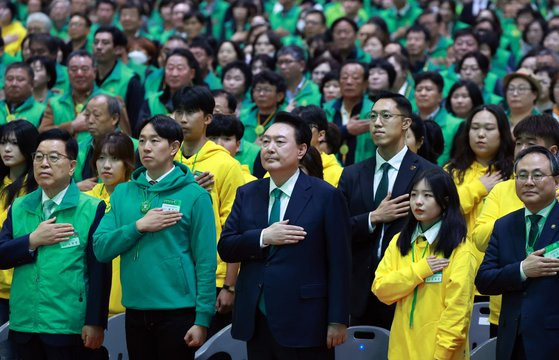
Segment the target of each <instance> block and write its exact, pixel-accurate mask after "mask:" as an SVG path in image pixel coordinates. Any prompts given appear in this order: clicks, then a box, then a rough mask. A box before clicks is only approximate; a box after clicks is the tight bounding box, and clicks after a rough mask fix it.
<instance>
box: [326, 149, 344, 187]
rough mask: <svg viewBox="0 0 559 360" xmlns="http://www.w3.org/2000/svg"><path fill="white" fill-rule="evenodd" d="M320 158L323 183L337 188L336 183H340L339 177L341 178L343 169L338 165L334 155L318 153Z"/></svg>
mask: <svg viewBox="0 0 559 360" xmlns="http://www.w3.org/2000/svg"><path fill="white" fill-rule="evenodd" d="M320 157H321V158H322V169H323V170H322V171H323V172H324V181H326V182H327V183H329V184H330V185H332V186H334V187H338V182H339V181H340V176H342V172H343V171H344V168H343V167H342V166H341V165H340V163H339V162H338V159H336V155H334V154H326V153H320Z"/></svg>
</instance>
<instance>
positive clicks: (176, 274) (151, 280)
mask: <svg viewBox="0 0 559 360" xmlns="http://www.w3.org/2000/svg"><path fill="white" fill-rule="evenodd" d="M145 173H146V168H145V167H140V168H139V169H137V170H135V171H134V172H133V173H132V179H131V181H129V182H125V183H122V184H119V185H118V186H117V187H116V189H115V191H114V192H113V194H112V195H111V208H110V210H109V211H108V212H107V213H106V214H105V216H104V217H103V219H102V220H101V223H100V224H99V227H98V228H97V231H96V232H95V234H94V235H93V251H94V252H95V256H97V258H98V259H99V260H100V261H103V262H108V261H111V260H112V259H114V258H115V257H117V256H119V255H120V271H121V272H120V278H121V282H122V304H123V305H124V307H126V308H129V309H136V310H170V309H180V308H188V307H195V309H196V320H195V324H196V325H201V326H205V327H208V326H209V324H210V320H211V317H212V315H213V314H214V312H215V308H214V304H215V271H216V266H217V264H216V259H217V251H216V241H215V238H216V234H215V219H214V215H213V210H212V204H211V200H210V195H209V193H208V192H207V191H206V190H204V189H202V188H201V187H200V186H198V184H197V183H196V181H195V180H194V177H193V176H192V173H191V172H190V171H189V170H188V168H187V167H186V166H184V165H181V164H178V163H176V162H175V169H174V170H173V171H172V172H171V173H170V174H169V175H167V176H166V177H165V178H164V179H163V180H161V181H160V182H158V183H156V184H154V185H150V184H149V183H148V181H147V179H146V176H145ZM165 200H174V201H179V202H180V204H179V206H180V211H181V212H182V214H183V218H182V219H181V221H180V222H179V223H178V224H176V225H173V226H171V227H169V228H166V229H164V230H161V231H158V232H154V233H151V232H148V233H140V232H139V231H138V229H137V228H136V221H137V220H138V219H140V218H142V217H143V214H142V212H141V211H140V205H141V203H142V202H143V201H148V202H149V203H150V205H151V208H152V209H153V208H159V207H162V204H163V201H165Z"/></svg>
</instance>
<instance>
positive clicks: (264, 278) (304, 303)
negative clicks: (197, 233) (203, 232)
mask: <svg viewBox="0 0 559 360" xmlns="http://www.w3.org/2000/svg"><path fill="white" fill-rule="evenodd" d="M310 140H311V131H310V129H309V127H308V126H307V125H306V124H305V123H304V122H303V121H302V120H301V119H300V118H299V117H298V116H295V115H292V114H289V113H286V112H280V113H279V114H278V117H277V120H276V123H274V124H273V125H272V126H270V128H269V129H268V130H267V131H266V132H265V133H264V136H263V137H262V149H263V150H262V155H261V159H262V164H263V165H264V167H265V169H266V170H267V171H268V172H269V173H270V178H267V179H262V180H258V181H253V182H251V183H249V184H247V185H246V186H243V187H242V188H240V189H239V191H238V196H237V198H236V199H235V204H234V206H233V210H232V211H231V215H230V217H229V219H227V223H226V227H225V229H224V230H223V234H222V237H221V240H220V242H219V244H218V248H219V254H220V255H221V256H222V257H223V258H224V259H225V260H226V261H229V262H236V261H241V264H242V266H241V271H240V274H239V285H238V286H239V288H240V289H242V290H243V291H242V292H241V291H239V294H238V296H237V299H236V302H235V312H234V313H233V316H234V319H233V330H232V334H233V337H235V338H236V339H240V340H244V341H247V349H248V358H249V359H259V360H267V359H333V358H334V354H333V351H332V348H333V347H334V346H336V345H339V344H341V343H343V342H344V341H345V337H346V326H347V323H348V318H349V271H350V255H349V238H350V224H349V214H348V211H347V205H346V204H345V201H344V199H343V196H342V194H341V193H340V191H338V190H336V189H335V188H333V187H332V186H331V185H329V184H327V183H325V182H324V181H322V180H319V179H317V178H314V177H311V176H307V175H305V174H304V173H303V172H302V171H300V170H299V161H300V160H301V159H302V158H303V156H304V155H305V153H306V152H307V149H308V148H309V147H310ZM309 254H312V256H309ZM294 279H297V280H296V281H294Z"/></svg>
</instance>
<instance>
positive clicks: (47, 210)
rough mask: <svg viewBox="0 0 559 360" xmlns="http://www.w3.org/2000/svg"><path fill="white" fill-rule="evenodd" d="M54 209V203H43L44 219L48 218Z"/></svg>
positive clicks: (51, 201) (48, 201)
mask: <svg viewBox="0 0 559 360" xmlns="http://www.w3.org/2000/svg"><path fill="white" fill-rule="evenodd" d="M55 208H56V203H55V202H54V201H53V200H51V199H49V200H47V201H45V202H44V203H43V215H45V219H48V218H50V216H51V215H52V213H53V212H54V209H55Z"/></svg>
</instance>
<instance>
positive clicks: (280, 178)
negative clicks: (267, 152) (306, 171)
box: [269, 167, 299, 187]
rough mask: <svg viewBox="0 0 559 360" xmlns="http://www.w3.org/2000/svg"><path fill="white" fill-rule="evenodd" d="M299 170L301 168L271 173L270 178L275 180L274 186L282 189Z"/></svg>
mask: <svg viewBox="0 0 559 360" xmlns="http://www.w3.org/2000/svg"><path fill="white" fill-rule="evenodd" d="M297 169H299V167H296V168H290V169H281V170H274V171H270V172H269V173H270V178H272V180H274V184H276V186H277V187H281V186H282V185H283V184H285V182H286V181H287V180H289V179H290V178H291V177H292V176H293V175H294V174H295V173H296V172H297Z"/></svg>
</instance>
